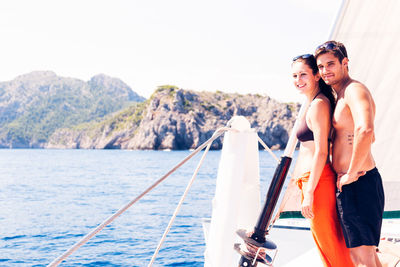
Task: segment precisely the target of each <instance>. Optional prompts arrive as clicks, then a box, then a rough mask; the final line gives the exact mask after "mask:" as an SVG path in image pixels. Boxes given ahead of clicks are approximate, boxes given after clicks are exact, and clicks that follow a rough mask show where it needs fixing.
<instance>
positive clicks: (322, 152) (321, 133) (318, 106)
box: [302, 98, 331, 218]
mask: <svg viewBox="0 0 400 267" xmlns="http://www.w3.org/2000/svg"><path fill="white" fill-rule="evenodd" d="M330 114H331V111H330V105H329V101H328V100H326V99H320V98H318V99H316V100H315V101H313V103H312V105H311V107H310V109H309V114H308V115H309V119H310V120H309V122H310V126H311V127H310V129H311V130H312V131H313V134H314V155H313V157H312V162H311V169H310V177H309V180H308V183H307V187H306V188H305V190H304V200H303V204H302V213H303V215H304V216H305V217H306V218H312V217H313V216H314V214H313V212H312V203H313V201H314V191H315V188H316V187H317V185H318V181H319V179H320V176H321V173H322V170H323V169H324V166H325V164H326V160H327V158H328V137H329V133H330V129H331V115H330Z"/></svg>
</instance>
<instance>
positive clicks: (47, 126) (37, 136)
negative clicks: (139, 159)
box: [0, 71, 145, 148]
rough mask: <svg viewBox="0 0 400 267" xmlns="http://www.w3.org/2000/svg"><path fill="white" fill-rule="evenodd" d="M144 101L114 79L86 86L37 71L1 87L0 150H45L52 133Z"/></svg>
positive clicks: (100, 78) (101, 76) (104, 78)
mask: <svg viewBox="0 0 400 267" xmlns="http://www.w3.org/2000/svg"><path fill="white" fill-rule="evenodd" d="M144 100H145V99H144V98H143V97H141V96H139V95H138V94H136V93H135V92H133V91H132V89H131V88H130V87H129V86H128V85H126V84H125V83H124V82H122V81H121V80H119V79H116V78H111V77H108V76H106V75H104V74H99V75H96V76H94V77H92V78H91V79H90V81H88V82H85V81H82V80H79V79H74V78H66V77H60V76H57V75H56V74H55V73H54V72H51V71H36V72H31V73H28V74H25V75H21V76H19V77H17V78H15V79H14V80H12V81H7V82H1V83H0V147H3V148H9V147H11V148H37V147H44V146H45V145H46V144H47V141H48V138H49V136H50V135H51V134H53V133H54V131H55V130H56V129H58V128H62V127H71V126H73V125H77V124H80V123H84V122H88V121H93V120H98V119H99V118H103V117H104V116H106V115H108V114H110V113H112V112H116V111H118V110H121V109H122V108H125V107H127V106H129V105H130V104H132V103H134V102H142V101H144Z"/></svg>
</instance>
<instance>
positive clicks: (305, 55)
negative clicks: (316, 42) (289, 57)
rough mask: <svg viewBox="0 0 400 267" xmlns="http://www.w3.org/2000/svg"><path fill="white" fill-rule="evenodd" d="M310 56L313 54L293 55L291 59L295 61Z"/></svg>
mask: <svg viewBox="0 0 400 267" xmlns="http://www.w3.org/2000/svg"><path fill="white" fill-rule="evenodd" d="M310 57H314V55H313V54H304V55H300V56H297V57H294V58H293V61H296V60H298V59H300V58H302V59H307V58H310Z"/></svg>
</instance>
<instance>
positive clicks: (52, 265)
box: [47, 127, 229, 267]
mask: <svg viewBox="0 0 400 267" xmlns="http://www.w3.org/2000/svg"><path fill="white" fill-rule="evenodd" d="M228 129H229V128H228V127H222V128H220V129H218V130H217V131H215V133H214V134H213V136H212V137H211V138H210V139H208V140H207V141H206V142H204V143H203V144H202V145H200V146H199V147H198V148H197V149H196V150H195V151H193V152H192V153H191V154H190V155H189V156H187V157H186V158H184V159H183V160H182V161H181V162H179V163H178V164H177V165H176V166H175V167H173V168H172V169H171V170H170V171H168V172H167V173H166V174H165V175H164V176H163V177H161V178H160V179H158V180H157V181H156V182H155V183H153V184H152V185H151V186H150V187H148V188H147V189H146V190H144V191H143V193H141V194H140V195H139V196H137V197H136V198H135V199H133V200H131V201H130V202H129V203H128V204H126V205H125V206H123V207H122V208H121V209H119V210H118V211H117V212H116V213H114V214H113V215H112V216H110V217H109V218H108V219H106V220H105V221H104V222H102V223H101V224H100V225H99V226H97V227H96V228H95V229H93V230H92V231H91V232H90V233H88V234H87V235H85V236H84V237H83V238H82V239H81V240H80V241H78V242H77V243H75V244H74V245H73V246H72V247H71V248H70V249H68V250H67V251H66V252H64V253H63V254H62V255H61V256H59V257H58V258H56V259H55V260H53V261H52V262H51V263H50V264H49V265H47V266H48V267H55V266H58V265H59V264H60V263H61V262H62V261H64V260H65V259H66V258H67V257H68V256H69V255H71V254H72V253H73V252H75V251H76V250H77V249H78V248H80V247H81V246H82V245H84V244H86V243H87V242H88V241H89V240H90V239H91V238H92V237H93V236H95V235H96V234H97V233H98V232H100V231H101V230H103V228H104V227H106V226H107V225H109V224H110V223H111V222H112V221H114V220H115V219H116V218H117V217H118V216H119V215H121V214H122V213H124V212H125V211H126V210H127V209H129V208H130V207H131V206H132V205H133V204H135V203H136V202H137V201H138V200H139V199H141V198H142V197H143V196H144V195H146V194H147V193H148V192H150V191H151V190H152V189H154V188H155V187H156V186H157V185H159V184H160V183H161V182H162V181H164V180H165V179H166V178H167V177H168V176H169V175H171V174H172V173H173V172H175V171H176V170H177V169H178V168H180V167H181V166H182V165H183V164H184V163H186V162H187V161H188V160H189V159H191V158H192V157H193V156H194V155H196V154H197V153H198V152H199V151H201V150H203V148H205V147H206V146H208V145H209V144H211V143H212V142H213V141H214V140H215V139H217V138H218V137H219V136H221V135H222V134H223V133H224V132H225V131H227V130H228Z"/></svg>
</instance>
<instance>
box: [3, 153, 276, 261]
mask: <svg viewBox="0 0 400 267" xmlns="http://www.w3.org/2000/svg"><path fill="white" fill-rule="evenodd" d="M190 153H191V152H190V151H129V150H46V149H44V150H43V149H16V150H8V149H3V150H0V266H46V265H47V264H49V263H50V262H52V261H53V260H54V259H55V258H57V257H58V256H60V255H61V254H62V253H64V252H65V251H66V250H67V249H69V248H70V247H71V246H72V245H73V244H75V243H76V242H78V241H79V240H80V239H81V238H82V237H83V236H85V235H86V234H87V233H89V232H90V231H91V230H92V229H94V228H95V227H97V226H98V225H99V224H100V223H102V222H103V221H104V220H105V219H107V218H108V217H109V216H111V215H112V214H114V213H115V212H116V211H117V210H118V209H120V208H121V207H123V206H124V205H125V204H127V203H128V202H130V201H131V200H132V199H134V198H135V197H136V196H138V195H139V194H140V193H141V192H143V191H144V190H145V189H146V188H147V187H148V186H150V185H151V184H152V183H153V182H155V181H156V180H158V179H159V178H160V177H162V176H163V175H164V174H165V173H167V172H168V171H169V170H170V169H171V168H172V167H174V166H175V165H176V164H177V163H179V162H180V161H181V160H182V159H183V158H185V157H186V156H188V155H189V154H190ZM275 153H276V155H277V156H278V157H280V156H281V154H282V151H276V152H275ZM201 154H202V152H201V153H200V154H199V155H197V156H195V157H194V158H192V159H191V160H190V161H189V162H187V163H186V164H185V165H184V166H183V167H181V168H180V169H179V170H178V171H176V172H175V173H174V174H172V175H171V176H170V177H169V178H167V179H166V180H165V181H163V182H162V183H161V184H160V185H159V186H158V187H156V188H155V189H154V190H152V191H150V193H149V194H148V195H146V196H145V197H144V198H142V199H141V200H139V201H138V202H137V203H136V204H135V205H133V206H132V207H131V208H130V209H128V210H127V211H126V212H125V213H123V214H122V215H121V216H120V217H118V218H117V219H116V220H115V221H114V222H113V223H111V224H110V225H109V226H107V227H106V228H105V229H103V231H101V232H100V233H98V234H97V235H96V236H95V237H93V238H92V239H91V240H90V241H89V242H88V243H87V244H85V245H83V246H82V247H81V248H80V249H78V250H77V251H76V252H74V253H73V254H72V255H71V256H69V257H68V258H67V260H66V261H64V262H63V263H61V264H60V266H147V265H148V263H149V261H150V259H151V257H152V255H153V253H154V250H155V249H156V247H157V244H158V242H159V241H160V238H161V236H162V234H163V232H164V230H165V228H166V226H167V224H168V222H169V220H170V218H171V216H172V214H173V212H174V210H175V208H176V205H177V203H178V201H179V199H180V197H181V195H182V194H183V192H184V190H185V188H186V186H187V183H188V182H189V180H190V178H191V177H192V174H193V172H194V170H195V168H196V166H197V164H198V162H199V160H200V156H201ZM219 157H220V151H210V152H209V153H208V155H207V157H206V159H205V162H204V164H203V166H202V167H201V169H200V171H199V174H198V176H197V178H196V180H195V182H194V184H193V186H192V188H191V190H190V191H189V194H188V196H187V198H186V200H185V202H184V204H183V206H182V209H181V211H180V212H179V214H178V216H177V218H176V220H175V223H174V224H173V226H172V228H171V231H170V232H169V234H168V236H167V239H166V241H165V243H164V245H163V246H162V248H161V250H160V252H159V254H158V256H157V258H156V261H155V263H154V265H153V266H203V263H204V258H203V253H204V249H205V243H204V238H203V230H202V224H201V222H202V218H207V217H210V216H211V200H212V198H213V195H214V192H215V182H216V176H217V170H218V162H219ZM276 165H277V163H276V161H275V160H274V159H273V158H272V156H270V155H269V154H268V153H267V152H265V151H262V152H260V176H261V194H262V197H261V198H262V200H264V198H265V194H266V191H267V189H268V185H269V182H270V180H271V178H272V175H273V173H274V170H275V167H276Z"/></svg>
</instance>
